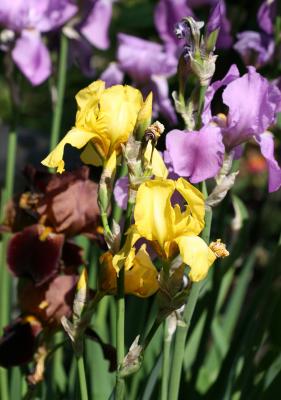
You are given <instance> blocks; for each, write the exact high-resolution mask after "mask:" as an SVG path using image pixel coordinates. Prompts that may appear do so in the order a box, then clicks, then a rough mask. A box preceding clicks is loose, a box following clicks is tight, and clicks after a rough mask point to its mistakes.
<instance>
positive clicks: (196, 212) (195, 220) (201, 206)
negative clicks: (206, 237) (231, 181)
mask: <svg viewBox="0 0 281 400" xmlns="http://www.w3.org/2000/svg"><path fill="white" fill-rule="evenodd" d="M176 189H177V190H178V192H179V193H180V194H181V195H182V197H183V198H184V199H185V200H186V201H187V203H188V207H187V210H186V212H185V214H184V215H185V217H186V218H187V217H188V222H187V223H185V228H184V232H185V233H187V234H190V233H192V234H194V235H198V234H199V233H200V232H201V231H202V229H203V228H204V225H205V222H204V216H205V202H204V197H203V194H202V193H201V192H200V191H199V190H198V189H196V187H194V186H193V185H191V183H189V182H187V181H186V180H185V179H183V178H179V179H178V180H177V182H176ZM180 218H181V220H183V216H181V217H180ZM186 221H187V220H186ZM177 222H180V220H179V219H178V221H177ZM181 225H182V224H181ZM180 231H182V226H181V227H180ZM180 231H179V232H178V235H180V234H183V233H184V232H180Z"/></svg>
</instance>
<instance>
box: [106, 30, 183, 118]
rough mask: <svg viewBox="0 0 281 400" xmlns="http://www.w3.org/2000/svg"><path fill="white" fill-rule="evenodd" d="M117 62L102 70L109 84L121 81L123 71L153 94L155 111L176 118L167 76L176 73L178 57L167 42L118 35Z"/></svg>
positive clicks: (143, 90) (140, 87)
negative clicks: (165, 44) (166, 49)
mask: <svg viewBox="0 0 281 400" xmlns="http://www.w3.org/2000/svg"><path fill="white" fill-rule="evenodd" d="M117 60H118V65H117V64H114V63H113V64H110V65H109V67H108V68H107V69H106V70H105V71H104V73H103V74H102V79H105V81H106V83H107V85H110V84H116V83H121V81H122V80H123V75H124V73H126V74H128V75H129V76H130V78H131V79H132V80H133V82H134V84H135V85H136V86H137V87H138V88H139V89H140V90H141V91H142V92H143V94H144V95H147V94H148V93H149V92H150V91H152V92H153V95H154V113H155V114H157V113H158V112H160V113H161V114H163V115H164V116H165V117H166V118H167V119H168V120H169V121H171V122H172V123H174V122H175V121H176V114H175V111H174V109H173V106H172V103H171V100H170V98H169V90H168V82H167V78H168V77H170V76H172V75H174V74H175V72H176V69H177V59H176V58H175V56H174V55H173V54H171V53H169V52H166V51H165V49H164V46H163V45H161V44H158V43H153V42H150V41H148V40H144V39H140V38H138V37H135V36H130V35H125V34H123V33H120V34H119V35H118V51H117Z"/></svg>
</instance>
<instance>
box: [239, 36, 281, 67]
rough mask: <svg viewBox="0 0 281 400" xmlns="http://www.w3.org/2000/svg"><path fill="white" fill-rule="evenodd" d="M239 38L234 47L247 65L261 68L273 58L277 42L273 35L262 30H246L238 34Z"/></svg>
mask: <svg viewBox="0 0 281 400" xmlns="http://www.w3.org/2000/svg"><path fill="white" fill-rule="evenodd" d="M237 39H238V41H237V42H236V43H235V45H234V49H235V50H236V51H237V52H238V53H239V54H240V56H241V58H242V59H243V61H244V63H245V64H246V65H254V66H255V67H256V68H260V67H262V66H264V65H265V64H267V63H268V62H269V61H270V60H271V59H272V56H273V53H274V48H275V44H274V39H273V38H272V37H271V36H269V35H266V34H264V33H260V32H254V31H244V32H241V33H238V34H237Z"/></svg>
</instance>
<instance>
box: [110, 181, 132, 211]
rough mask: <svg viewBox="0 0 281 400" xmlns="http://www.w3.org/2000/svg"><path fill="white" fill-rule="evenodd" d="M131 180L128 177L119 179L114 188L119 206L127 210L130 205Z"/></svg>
mask: <svg viewBox="0 0 281 400" xmlns="http://www.w3.org/2000/svg"><path fill="white" fill-rule="evenodd" d="M128 191H129V179H128V177H127V176H124V177H122V178H119V179H117V181H116V183H115V187H114V191H113V194H114V198H115V201H116V203H117V205H118V206H119V207H120V208H122V209H123V210H126V208H127V203H128Z"/></svg>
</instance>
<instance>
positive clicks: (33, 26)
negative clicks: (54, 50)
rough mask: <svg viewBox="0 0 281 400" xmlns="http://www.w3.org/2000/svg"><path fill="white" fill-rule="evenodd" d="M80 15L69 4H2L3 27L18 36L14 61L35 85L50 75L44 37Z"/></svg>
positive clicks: (54, 0)
mask: <svg viewBox="0 0 281 400" xmlns="http://www.w3.org/2000/svg"><path fill="white" fill-rule="evenodd" d="M76 12H77V7H76V5H75V4H74V3H72V1H70V0H42V1H36V0H18V1H16V2H14V3H13V5H12V6H11V2H10V1H7V0H2V1H1V5H0V24H1V25H3V26H4V27H5V28H6V29H8V30H11V31H13V32H14V33H15V35H16V36H15V42H14V46H13V49H12V58H13V60H14V62H15V64H16V65H17V66H18V68H19V69H20V70H21V72H22V73H23V74H24V75H25V76H26V78H27V79H28V80H29V81H30V82H31V83H32V85H39V84H40V83H42V82H44V80H46V79H47V78H48V76H49V75H50V73H51V59H50V54H49V51H48V49H47V47H46V46H45V44H44V42H43V41H42V38H41V33H45V32H49V31H51V30H55V29H58V28H59V27H60V26H62V25H63V24H64V23H65V22H66V21H67V20H68V19H70V18H71V17H72V16H73V15H74V14H75V13H76Z"/></svg>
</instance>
